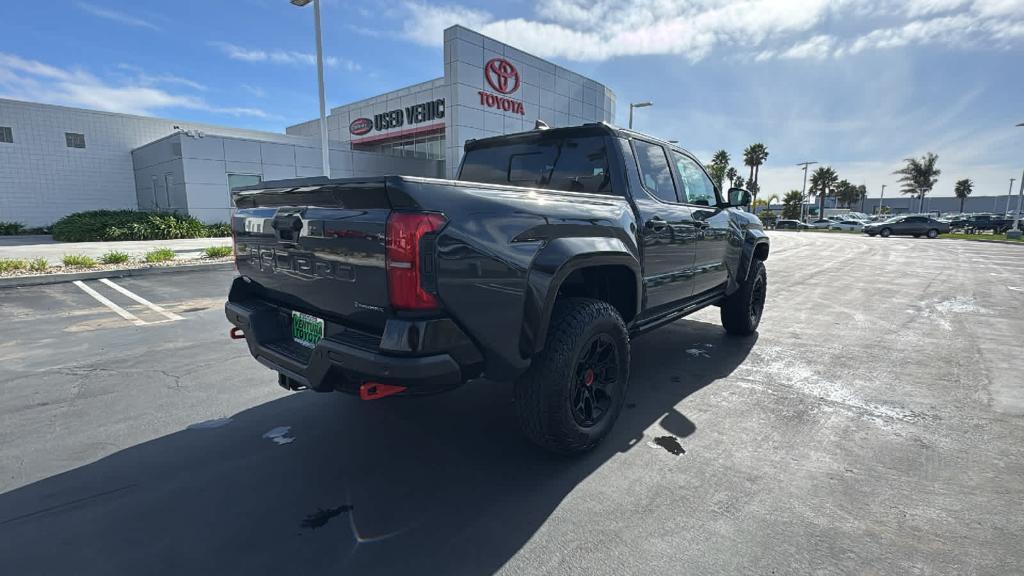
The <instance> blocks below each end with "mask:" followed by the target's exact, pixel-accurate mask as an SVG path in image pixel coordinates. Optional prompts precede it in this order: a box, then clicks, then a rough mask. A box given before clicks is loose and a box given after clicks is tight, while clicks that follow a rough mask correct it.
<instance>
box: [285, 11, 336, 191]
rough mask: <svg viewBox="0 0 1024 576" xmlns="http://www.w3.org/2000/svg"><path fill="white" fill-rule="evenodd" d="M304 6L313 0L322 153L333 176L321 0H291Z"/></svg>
mask: <svg viewBox="0 0 1024 576" xmlns="http://www.w3.org/2000/svg"><path fill="white" fill-rule="evenodd" d="M290 1H291V3H292V4H294V5H295V6H298V7H299V8H302V7H303V6H305V5H306V4H309V3H310V2H313V26H314V27H315V28H316V81H317V84H318V85H319V88H320V153H321V155H322V157H323V163H324V176H326V177H328V178H330V177H331V151H330V148H328V145H327V103H326V102H325V99H324V50H323V43H322V42H321V39H320V0H290Z"/></svg>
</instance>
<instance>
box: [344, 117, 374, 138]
mask: <svg viewBox="0 0 1024 576" xmlns="http://www.w3.org/2000/svg"><path fill="white" fill-rule="evenodd" d="M370 130H373V120H370V119H369V118H356V119H355V120H353V121H352V123H351V124H349V125H348V131H349V132H351V133H352V134H355V135H356V136H362V135H363V134H366V133H367V132H369V131H370Z"/></svg>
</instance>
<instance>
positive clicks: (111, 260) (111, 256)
mask: <svg viewBox="0 0 1024 576" xmlns="http://www.w3.org/2000/svg"><path fill="white" fill-rule="evenodd" d="M128 258H129V257H128V253H127V252H118V251H117V250H111V251H110V252H107V253H106V254H104V255H103V256H100V262H103V263H104V264H124V263H125V262H127V261H128Z"/></svg>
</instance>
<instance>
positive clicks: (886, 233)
mask: <svg viewBox="0 0 1024 576" xmlns="http://www.w3.org/2000/svg"><path fill="white" fill-rule="evenodd" d="M878 235H879V236H881V237H882V238H888V237H889V236H892V230H889V229H888V228H882V231H881V232H879V233H878Z"/></svg>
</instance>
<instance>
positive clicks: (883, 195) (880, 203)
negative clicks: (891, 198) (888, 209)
mask: <svg viewBox="0 0 1024 576" xmlns="http://www.w3.org/2000/svg"><path fill="white" fill-rule="evenodd" d="M885 186H886V185H885V184H882V195H881V196H880V197H879V198H878V214H879V215H881V214H882V206H884V205H885Z"/></svg>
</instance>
